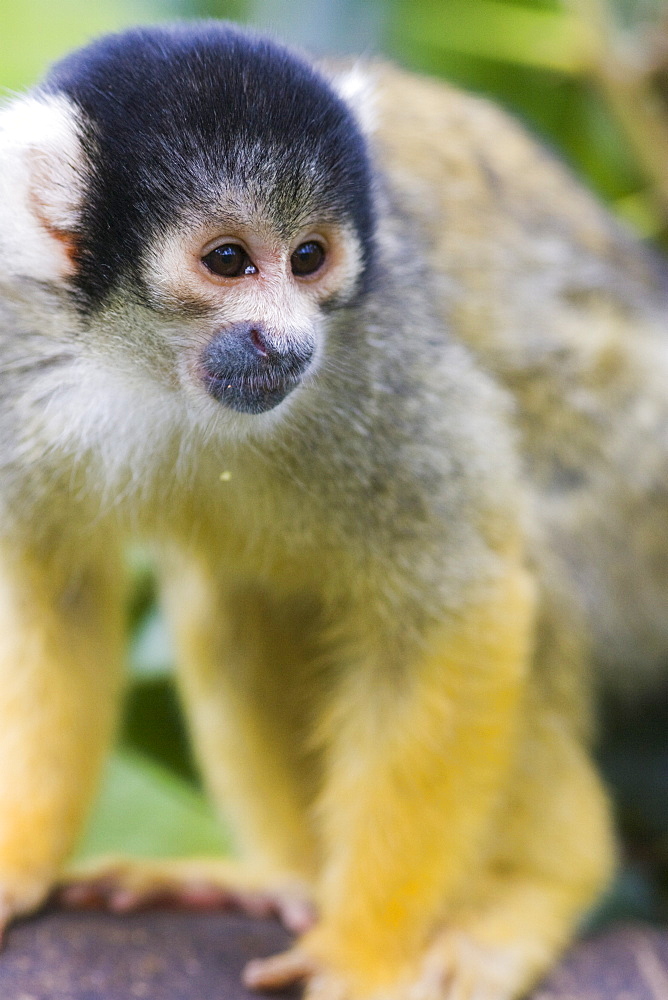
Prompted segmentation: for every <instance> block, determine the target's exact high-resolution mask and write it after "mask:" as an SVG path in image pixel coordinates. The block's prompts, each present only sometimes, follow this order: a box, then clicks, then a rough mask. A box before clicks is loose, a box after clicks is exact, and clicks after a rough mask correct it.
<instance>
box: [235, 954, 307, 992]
mask: <svg viewBox="0 0 668 1000" xmlns="http://www.w3.org/2000/svg"><path fill="white" fill-rule="evenodd" d="M317 972H318V965H317V962H316V961H315V959H313V958H312V957H311V956H310V955H307V954H306V952H304V951H302V950H301V949H300V948H299V947H297V948H291V949H290V950H289V951H284V952H282V953H281V954H280V955H271V956H270V957H269V958H254V959H252V960H251V961H250V962H249V963H248V964H247V965H246V967H245V969H244V971H243V973H242V976H241V979H242V982H243V984H244V986H247V987H248V988H249V989H252V990H277V989H281V988H282V987H283V986H290V985H291V984H292V983H298V982H302V981H303V980H305V979H310V978H311V976H314V975H315V974H316V973H317Z"/></svg>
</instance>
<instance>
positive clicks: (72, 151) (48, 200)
mask: <svg viewBox="0 0 668 1000" xmlns="http://www.w3.org/2000/svg"><path fill="white" fill-rule="evenodd" d="M84 173H85V172H84V158H83V153H82V149H81V143H80V139H79V132H78V127H77V114H76V111H75V109H74V107H73V105H72V104H70V102H69V101H68V100H67V99H66V98H65V97H62V96H51V95H37V96H33V95H30V96H27V97H21V98H19V99H18V100H15V101H13V102H12V103H11V104H8V105H6V106H5V107H4V108H3V109H2V110H0V258H1V259H2V263H3V267H5V268H8V269H9V270H10V271H11V272H13V273H15V274H29V275H31V276H33V277H39V278H46V279H49V278H58V277H64V276H66V275H67V274H69V273H71V271H72V270H73V267H74V264H73V257H72V255H73V250H74V230H75V228H76V224H77V219H78V215H79V209H80V205H81V201H82V198H83V192H84Z"/></svg>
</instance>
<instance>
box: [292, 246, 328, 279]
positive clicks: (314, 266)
mask: <svg viewBox="0 0 668 1000" xmlns="http://www.w3.org/2000/svg"><path fill="white" fill-rule="evenodd" d="M324 259H325V250H324V247H322V246H321V245H320V243H315V242H310V243H302V244H301V245H300V246H298V247H297V249H296V250H295V252H294V253H293V254H292V257H291V258H290V264H291V265H292V273H293V274H296V275H298V276H302V275H306V274H314V273H315V272H316V271H317V270H318V268H319V267H321V266H322V262H323V261H324Z"/></svg>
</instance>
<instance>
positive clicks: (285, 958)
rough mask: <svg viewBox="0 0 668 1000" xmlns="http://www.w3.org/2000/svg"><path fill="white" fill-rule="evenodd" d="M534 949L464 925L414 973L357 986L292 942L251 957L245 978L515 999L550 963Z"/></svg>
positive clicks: (442, 999) (328, 989)
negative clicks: (493, 943)
mask: <svg viewBox="0 0 668 1000" xmlns="http://www.w3.org/2000/svg"><path fill="white" fill-rule="evenodd" d="M538 951H540V955H539V954H538V952H537V951H536V949H534V948H533V947H530V948H529V949H528V950H527V948H525V947H523V946H522V945H521V944H518V945H517V946H504V947H498V948H492V947H489V946H486V945H482V944H480V943H479V942H477V941H476V940H475V939H474V938H473V937H472V936H471V935H470V934H468V933H466V932H464V931H459V930H448V931H442V932H440V933H439V934H438V936H437V937H436V939H435V940H434V942H433V943H432V945H431V946H430V947H429V949H428V950H427V951H426V953H425V955H424V956H423V958H422V960H421V961H420V963H419V967H418V972H417V975H416V974H415V972H413V973H412V974H405V975H403V976H400V977H397V980H396V981H395V982H390V983H386V984H384V985H383V986H381V987H376V988H373V987H370V988H366V989H361V990H360V989H357V988H355V987H354V985H353V984H352V982H351V981H350V980H348V979H347V978H346V977H344V976H343V975H340V974H338V973H335V972H333V971H331V970H328V969H327V968H326V966H325V964H324V963H321V962H319V961H318V960H317V959H315V958H313V956H311V955H310V954H309V953H308V951H307V950H305V949H304V948H302V947H301V946H300V945H296V946H295V947H294V948H291V949H290V950H289V951H286V952H283V953H282V954H280V955H274V956H271V957H270V958H262V959H254V960H253V961H251V962H249V963H248V965H247V966H246V968H245V970H244V973H243V981H244V985H245V986H247V987H249V988H250V989H256V990H276V989H281V988H283V987H286V986H289V985H291V984H293V983H297V982H303V983H305V984H306V993H305V1000H516V998H517V997H518V996H520V995H523V994H524V991H525V989H526V988H528V987H529V986H530V985H531V984H532V983H533V981H534V980H535V978H536V970H537V969H538V968H540V969H541V970H542V969H543V968H545V967H546V966H547V964H548V952H547V949H545V950H540V949H538ZM530 952H531V953H530ZM534 952H536V953H534Z"/></svg>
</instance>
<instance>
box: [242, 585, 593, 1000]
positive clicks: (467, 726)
mask: <svg viewBox="0 0 668 1000" xmlns="http://www.w3.org/2000/svg"><path fill="white" fill-rule="evenodd" d="M532 590H533V588H532V581H531V580H530V579H528V578H527V575H526V574H525V572H524V571H523V569H522V568H521V567H519V566H517V565H515V566H509V568H508V572H507V575H506V576H505V578H503V579H502V580H500V581H499V582H498V585H497V587H496V588H495V590H494V591H493V592H492V591H490V593H489V595H488V598H487V600H486V601H484V602H482V603H480V604H478V605H477V606H474V607H473V606H472V607H469V608H468V610H466V611H463V612H462V614H461V616H458V617H457V618H456V619H452V620H450V622H449V623H448V624H447V625H445V626H444V627H443V629H442V631H441V632H440V633H439V634H437V635H434V636H432V637H431V642H430V643H429V644H425V647H424V653H423V655H422V657H420V658H419V659H417V660H416V661H415V662H414V664H413V669H414V672H413V674H412V676H411V680H410V683H409V684H407V685H400V686H399V687H397V688H396V689H395V691H394V692H393V693H390V690H389V686H386V687H384V688H383V690H382V692H379V690H378V687H377V685H376V683H375V682H374V679H373V673H374V670H373V667H378V664H377V663H375V664H373V665H371V664H367V671H366V672H364V673H362V674H359V675H357V676H356V677H355V678H354V679H353V680H352V683H351V685H350V686H349V688H348V690H347V692H346V694H345V696H344V697H343V698H342V700H341V701H340V702H339V704H338V705H337V707H336V709H335V711H334V713H333V715H332V729H331V731H330V734H329V735H330V737H331V745H330V749H329V780H328V782H327V785H326V789H325V793H324V797H323V800H322V803H321V817H322V824H323V834H324V855H325V859H326V860H325V865H324V870H323V876H322V882H321V886H320V895H319V900H318V901H319V905H320V914H321V921H320V923H319V924H318V925H317V926H316V927H315V929H314V930H312V931H311V932H310V933H309V934H307V935H306V936H305V937H304V938H303V939H302V941H301V942H300V943H299V944H298V945H297V947H296V948H295V949H293V950H292V951H290V952H288V953H286V954H285V955H282V956H277V957H275V958H273V959H265V960H260V961H258V962H254V963H251V965H250V966H249V967H248V969H247V973H246V981H247V983H248V984H249V985H252V986H254V987H267V988H273V987H276V986H280V985H282V984H285V983H288V982H291V981H292V980H294V979H296V978H306V979H309V980H310V988H309V996H312V997H314V998H315V997H317V998H329V997H332V996H336V997H339V996H342V997H349V996H352V997H359V996H362V997H364V996H375V995H378V994H379V993H382V995H383V996H385V995H387V996H388V997H401V996H404V995H405V990H406V989H410V991H411V995H412V996H414V997H416V998H419V1000H433V998H435V997H439V998H445V997H447V998H450V997H460V996H461V997H466V998H469V997H472V996H476V997H477V996H484V997H485V998H487V997H489V998H490V1000H509V998H511V997H515V996H516V995H518V994H519V993H520V992H522V991H523V990H525V989H526V988H528V987H529V986H530V985H531V984H532V983H533V982H534V981H535V980H536V978H537V977H538V976H539V975H540V974H541V973H542V972H543V971H544V970H545V969H546V968H547V966H548V965H549V964H550V962H551V961H552V960H553V959H554V957H555V955H556V954H557V953H558V951H559V950H560V948H561V947H563V945H564V943H565V942H566V940H567V939H568V937H569V935H570V934H571V933H572V931H573V927H574V926H575V923H576V921H577V920H578V919H579V918H580V916H581V915H582V913H583V912H584V910H585V909H586V907H587V906H588V905H590V903H591V900H592V899H593V898H594V897H595V895H596V893H597V892H599V891H600V889H601V887H602V885H603V884H605V881H606V879H607V878H608V877H609V871H610V867H611V864H612V855H613V850H612V846H611V837H610V824H609V817H608V813H607V805H606V801H605V796H604V794H603V792H602V790H601V788H600V785H599V783H598V781H597V778H596V776H595V774H594V771H593V768H592V767H591V764H590V762H589V760H588V759H587V755H586V752H585V751H584V750H583V748H582V747H581V746H580V745H579V742H578V739H577V737H576V735H575V734H574V733H573V731H572V730H571V729H570V728H569V723H568V721H566V720H564V719H563V718H560V715H559V710H558V708H551V707H550V706H549V705H548V704H546V703H545V699H543V697H542V695H537V694H536V691H535V689H534V681H533V679H532V678H531V677H530V676H528V668H529V662H530V657H531V656H532V653H533V637H534V614H533V610H534V609H533V604H534V601H533V593H532ZM376 680H377V678H376ZM528 706H530V707H528ZM527 713H528V714H529V718H527ZM573 817H581V818H582V822H584V823H585V824H586V829H587V836H585V837H583V835H582V828H581V826H580V822H574V819H573ZM478 990H482V992H480V993H479V992H478Z"/></svg>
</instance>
